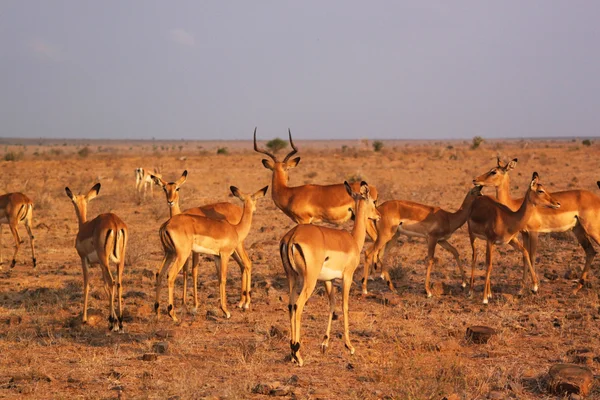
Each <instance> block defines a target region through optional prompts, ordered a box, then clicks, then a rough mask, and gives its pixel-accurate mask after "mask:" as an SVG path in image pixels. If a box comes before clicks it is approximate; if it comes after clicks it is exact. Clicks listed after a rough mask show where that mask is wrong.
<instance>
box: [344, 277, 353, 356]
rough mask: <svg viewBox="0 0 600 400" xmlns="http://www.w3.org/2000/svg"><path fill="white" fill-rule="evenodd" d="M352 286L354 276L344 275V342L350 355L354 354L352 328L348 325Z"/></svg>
mask: <svg viewBox="0 0 600 400" xmlns="http://www.w3.org/2000/svg"><path fill="white" fill-rule="evenodd" d="M351 284H352V275H350V276H348V275H344V276H343V278H342V310H343V312H344V340H345V342H346V348H347V349H348V350H350V354H354V347H353V346H352V344H351V343H350V328H349V324H348V299H349V298H350V285H351Z"/></svg>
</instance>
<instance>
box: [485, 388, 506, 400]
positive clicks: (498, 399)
mask: <svg viewBox="0 0 600 400" xmlns="http://www.w3.org/2000/svg"><path fill="white" fill-rule="evenodd" d="M505 397H506V396H504V393H502V392H498V391H496V390H492V391H491V392H489V393H488V399H492V400H503V399H504V398H505Z"/></svg>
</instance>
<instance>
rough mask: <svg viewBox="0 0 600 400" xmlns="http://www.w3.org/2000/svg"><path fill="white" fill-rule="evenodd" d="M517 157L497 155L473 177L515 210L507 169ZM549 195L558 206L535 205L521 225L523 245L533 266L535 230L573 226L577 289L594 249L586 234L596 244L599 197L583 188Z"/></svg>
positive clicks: (599, 230) (599, 226)
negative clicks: (578, 251)
mask: <svg viewBox="0 0 600 400" xmlns="http://www.w3.org/2000/svg"><path fill="white" fill-rule="evenodd" d="M517 161H518V160H517V159H516V158H515V159H513V160H512V161H510V162H509V163H507V164H503V163H502V162H501V161H500V158H498V159H497V166H496V167H494V168H492V169H491V170H490V171H488V172H486V173H485V174H483V175H481V176H478V177H477V178H475V179H474V180H473V183H474V184H475V185H483V186H491V187H495V188H496V196H497V198H498V201H499V202H500V203H502V204H504V205H506V206H507V207H508V208H510V209H511V210H513V211H515V210H517V209H518V208H519V206H520V205H521V203H522V202H523V199H514V198H512V197H511V196H510V177H509V172H510V171H511V170H513V169H514V168H515V167H516V165H517ZM552 197H553V198H554V199H556V201H557V202H559V203H560V208H559V209H552V208H546V207H541V208H540V207H538V208H535V209H534V211H533V215H532V217H531V218H530V219H529V221H528V222H527V224H526V225H525V227H524V228H523V232H521V233H522V236H523V245H524V246H525V248H526V249H527V251H528V253H529V262H530V263H531V265H532V266H533V268H534V270H535V254H536V252H537V243H538V234H539V233H546V232H564V231H568V230H570V229H572V230H573V233H574V234H575V237H576V238H577V240H578V242H579V244H580V245H581V247H582V248H583V250H584V251H585V255H586V257H585V266H584V268H583V271H582V273H581V276H580V279H579V282H578V285H577V287H576V288H575V289H574V290H573V293H575V294H576V293H577V292H578V291H579V290H580V289H581V288H582V287H583V286H584V284H585V281H586V279H587V275H588V272H589V270H590V267H591V265H592V261H593V260H594V257H595V256H596V250H594V246H593V245H592V242H591V241H590V238H591V239H592V240H593V241H594V242H595V243H596V244H597V245H599V244H600V197H598V196H597V195H596V194H594V193H592V192H589V191H587V190H566V191H562V192H554V193H552ZM526 274H527V263H526V261H525V260H523V279H526Z"/></svg>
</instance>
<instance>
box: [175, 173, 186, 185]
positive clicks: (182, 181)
mask: <svg viewBox="0 0 600 400" xmlns="http://www.w3.org/2000/svg"><path fill="white" fill-rule="evenodd" d="M186 180H187V169H186V170H185V171H183V174H181V178H179V179H177V180H176V181H175V184H176V185H177V186H181V185H183V184H184V183H185V181H186Z"/></svg>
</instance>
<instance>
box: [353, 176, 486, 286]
mask: <svg viewBox="0 0 600 400" xmlns="http://www.w3.org/2000/svg"><path fill="white" fill-rule="evenodd" d="M478 196H481V186H476V187H474V188H473V189H471V190H469V192H468V193H467V195H466V196H465V198H464V200H463V202H462V205H461V206H460V208H459V209H458V211H456V212H453V213H452V212H448V211H445V210H442V209H441V208H439V207H431V206H426V205H422V204H418V203H414V202H412V201H402V200H391V201H386V202H385V203H383V204H381V205H380V206H378V207H377V211H379V213H380V214H381V220H380V221H379V222H377V239H376V240H375V243H373V246H372V247H371V248H370V249H369V250H367V251H366V252H365V271H364V278H363V280H362V290H363V293H364V294H366V293H367V280H368V279H367V278H368V277H369V271H370V267H371V266H375V269H377V263H379V265H380V266H381V265H382V262H383V256H384V254H385V251H387V249H388V248H389V246H390V245H391V244H392V243H393V242H395V240H394V241H392V239H395V238H397V237H398V236H399V235H406V236H409V237H410V236H416V237H423V238H425V239H426V240H427V259H428V263H427V274H426V275H425V292H426V293H427V297H431V296H432V293H431V290H430V286H429V276H430V274H431V269H432V267H433V264H434V263H435V262H436V261H437V260H436V259H435V257H434V256H435V248H436V246H437V245H438V244H439V245H440V246H442V248H444V249H446V250H447V251H449V252H450V253H451V254H452V255H453V256H454V259H455V260H456V264H457V266H458V268H459V269H460V272H461V275H462V286H463V287H466V286H467V278H466V275H465V269H464V267H463V265H462V263H461V261H460V257H459V255H458V251H457V250H456V248H455V247H454V246H452V245H451V244H450V243H448V239H449V238H450V236H452V234H453V233H454V232H455V231H456V230H457V229H459V228H460V227H461V226H463V225H464V223H465V222H467V218H468V217H469V213H470V212H471V205H472V204H473V201H474V200H475V199H476V198H477V197H478ZM381 277H382V278H383V279H385V280H386V282H387V284H388V286H389V287H390V289H391V290H394V286H393V284H392V280H391V278H390V274H389V272H388V270H387V269H386V268H382V269H381Z"/></svg>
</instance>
